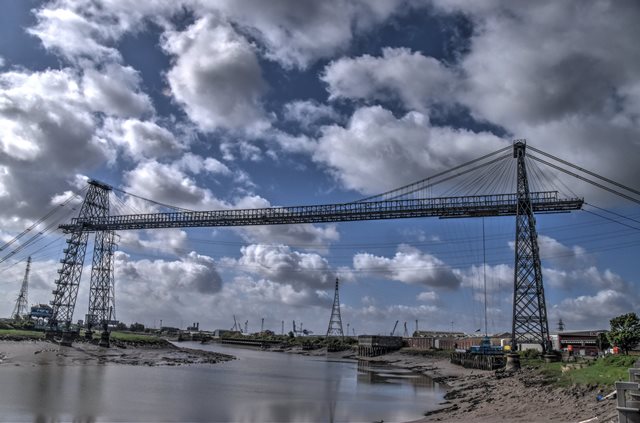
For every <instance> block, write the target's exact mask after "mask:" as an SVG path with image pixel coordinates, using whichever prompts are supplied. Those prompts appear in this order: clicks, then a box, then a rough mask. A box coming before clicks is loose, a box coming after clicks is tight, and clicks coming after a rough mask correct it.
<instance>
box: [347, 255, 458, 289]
mask: <svg viewBox="0 0 640 423" xmlns="http://www.w3.org/2000/svg"><path fill="white" fill-rule="evenodd" d="M353 268H354V270H356V271H360V272H363V273H364V274H367V275H373V276H378V277H384V278H388V279H393V280H397V281H400V282H404V283H408V284H420V285H426V286H431V287H438V288H445V289H456V288H458V287H459V286H460V278H459V277H458V276H457V275H456V273H455V272H454V271H453V270H452V269H451V268H450V267H449V266H447V265H446V264H445V263H444V262H443V261H442V260H440V259H438V258H437V257H435V256H432V255H430V254H426V253H423V252H421V251H420V250H418V249H416V248H413V247H410V246H408V245H400V246H399V247H398V252H396V254H395V256H393V257H392V258H387V257H381V256H375V255H373V254H370V253H358V254H356V255H355V256H354V257H353Z"/></svg>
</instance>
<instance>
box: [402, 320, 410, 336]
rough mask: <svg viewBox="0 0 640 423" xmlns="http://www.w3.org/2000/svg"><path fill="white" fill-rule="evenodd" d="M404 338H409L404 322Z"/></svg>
mask: <svg viewBox="0 0 640 423" xmlns="http://www.w3.org/2000/svg"><path fill="white" fill-rule="evenodd" d="M402 336H404V337H405V338H408V337H409V329H407V322H404V334H403V335H402Z"/></svg>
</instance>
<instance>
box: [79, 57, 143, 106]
mask: <svg viewBox="0 0 640 423" xmlns="http://www.w3.org/2000/svg"><path fill="white" fill-rule="evenodd" d="M141 83H142V79H141V78H140V75H139V74H138V72H137V71H136V70H135V69H133V68H132V67H130V66H122V65H119V64H115V63H108V64H106V65H104V67H102V68H87V69H85V70H84V73H83V76H82V87H83V92H84V96H85V99H86V101H87V104H88V105H89V107H91V109H93V110H94V111H98V112H103V113H106V114H108V115H112V116H120V117H140V116H143V115H148V114H150V113H152V112H153V105H152V102H151V99H150V98H149V96H148V95H147V94H145V93H143V92H142V91H141V89H140V85H141Z"/></svg>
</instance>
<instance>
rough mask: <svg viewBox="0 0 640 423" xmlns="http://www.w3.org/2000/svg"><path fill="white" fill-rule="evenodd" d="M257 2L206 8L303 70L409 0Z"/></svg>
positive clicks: (269, 54)
mask: <svg viewBox="0 0 640 423" xmlns="http://www.w3.org/2000/svg"><path fill="white" fill-rule="evenodd" d="M259 3H260V2H259V1H256V0H248V1H237V0H223V1H217V2H215V3H213V4H208V3H205V4H203V5H202V10H205V11H213V12H216V13H221V14H222V15H223V16H225V17H226V18H227V19H229V20H231V21H233V22H235V23H237V24H238V25H239V26H240V27H241V28H242V29H243V30H244V31H247V32H248V33H249V34H251V35H252V36H253V37H255V38H256V39H258V40H259V41H260V42H261V43H262V44H263V45H264V46H265V54H266V56H267V57H268V58H270V59H272V60H276V61H278V62H279V63H281V64H282V65H283V66H286V67H291V66H296V67H300V68H305V67H307V66H308V65H309V64H311V63H312V62H314V61H315V60H317V59H320V58H323V57H331V56H333V55H334V54H336V52H338V51H342V50H344V49H346V47H347V46H348V45H349V43H350V42H351V41H352V39H353V38H354V36H355V35H356V34H357V33H362V32H363V31H366V30H368V29H371V28H372V26H373V25H374V24H377V23H380V22H383V21H384V20H386V19H388V18H389V17H390V16H392V15H393V14H395V13H398V12H400V11H403V10H406V7H407V6H408V3H410V2H408V1H405V0H384V1H375V2H370V1H366V0H356V1H347V0H330V1H322V2H314V1H297V0H276V1H272V2H271V3H270V4H269V7H260V5H259Z"/></svg>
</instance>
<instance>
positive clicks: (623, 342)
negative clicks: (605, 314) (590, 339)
mask: <svg viewBox="0 0 640 423" xmlns="http://www.w3.org/2000/svg"><path fill="white" fill-rule="evenodd" d="M609 322H610V323H611V330H610V331H609V333H608V334H607V338H609V342H611V345H615V346H617V347H618V348H620V349H621V350H622V352H623V353H624V354H628V353H629V350H630V349H631V348H633V347H635V346H636V345H638V343H640V319H638V316H637V315H636V314H635V313H627V314H623V315H622V316H618V317H614V318H613V319H611V320H610V321H609Z"/></svg>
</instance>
